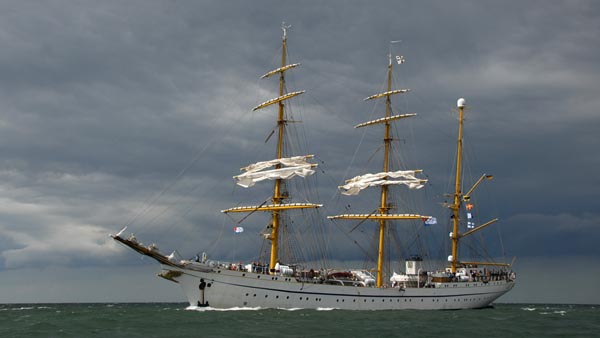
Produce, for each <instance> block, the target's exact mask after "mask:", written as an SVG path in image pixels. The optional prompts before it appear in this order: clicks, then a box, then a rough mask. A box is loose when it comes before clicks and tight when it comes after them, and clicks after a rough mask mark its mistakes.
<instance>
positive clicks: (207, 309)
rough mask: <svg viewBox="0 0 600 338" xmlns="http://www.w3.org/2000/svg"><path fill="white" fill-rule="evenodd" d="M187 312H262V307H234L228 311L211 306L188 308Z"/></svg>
mask: <svg viewBox="0 0 600 338" xmlns="http://www.w3.org/2000/svg"><path fill="white" fill-rule="evenodd" d="M185 309H186V310H189V311H198V312H204V311H221V312H224V311H258V310H261V309H262V308H261V307H232V308H228V309H217V308H214V307H210V306H206V307H204V306H188V307H187V308H185Z"/></svg>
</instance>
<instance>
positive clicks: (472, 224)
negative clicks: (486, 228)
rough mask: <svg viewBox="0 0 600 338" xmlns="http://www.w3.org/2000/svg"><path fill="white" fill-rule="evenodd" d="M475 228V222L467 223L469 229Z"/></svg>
mask: <svg viewBox="0 0 600 338" xmlns="http://www.w3.org/2000/svg"><path fill="white" fill-rule="evenodd" d="M474 227H475V223H474V222H467V228H469V229H473V228H474Z"/></svg>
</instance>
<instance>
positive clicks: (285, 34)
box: [281, 21, 292, 40]
mask: <svg viewBox="0 0 600 338" xmlns="http://www.w3.org/2000/svg"><path fill="white" fill-rule="evenodd" d="M288 28H292V25H286V24H285V21H284V22H282V23H281V29H282V30H283V39H284V40H285V39H287V29H288Z"/></svg>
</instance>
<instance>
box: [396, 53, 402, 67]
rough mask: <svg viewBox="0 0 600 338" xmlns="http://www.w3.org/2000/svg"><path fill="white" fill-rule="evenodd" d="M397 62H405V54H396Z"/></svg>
mask: <svg viewBox="0 0 600 338" xmlns="http://www.w3.org/2000/svg"><path fill="white" fill-rule="evenodd" d="M396 62H398V64H399V65H400V64H403V63H404V56H402V55H396Z"/></svg>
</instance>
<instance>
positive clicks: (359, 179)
mask: <svg viewBox="0 0 600 338" xmlns="http://www.w3.org/2000/svg"><path fill="white" fill-rule="evenodd" d="M420 172H423V171H422V170H398V171H391V172H382V173H376V174H365V175H360V176H356V177H354V178H352V179H349V180H347V181H346V184H344V185H342V186H339V187H338V188H340V189H342V190H344V191H342V194H343V195H358V193H359V192H360V191H361V190H363V189H366V188H368V187H374V186H384V185H391V184H394V185H400V184H404V185H406V186H408V187H409V188H410V189H421V188H423V185H424V184H425V183H427V180H422V179H420V178H417V177H415V175H416V174H418V173H420ZM389 178H395V180H391V179H389Z"/></svg>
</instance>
